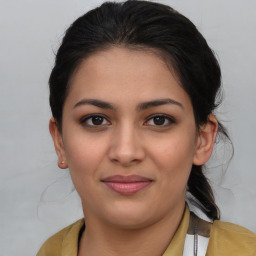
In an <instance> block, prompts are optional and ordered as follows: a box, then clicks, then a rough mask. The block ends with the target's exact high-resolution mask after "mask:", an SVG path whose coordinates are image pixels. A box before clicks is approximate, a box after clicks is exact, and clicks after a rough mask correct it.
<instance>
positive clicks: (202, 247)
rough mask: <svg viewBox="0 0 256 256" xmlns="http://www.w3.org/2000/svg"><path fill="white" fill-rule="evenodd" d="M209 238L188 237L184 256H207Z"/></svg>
mask: <svg viewBox="0 0 256 256" xmlns="http://www.w3.org/2000/svg"><path fill="white" fill-rule="evenodd" d="M208 242H209V237H203V236H199V235H189V234H187V235H186V238H185V244H184V249H183V254H182V255H183V256H205V254H206V251H207V246H208Z"/></svg>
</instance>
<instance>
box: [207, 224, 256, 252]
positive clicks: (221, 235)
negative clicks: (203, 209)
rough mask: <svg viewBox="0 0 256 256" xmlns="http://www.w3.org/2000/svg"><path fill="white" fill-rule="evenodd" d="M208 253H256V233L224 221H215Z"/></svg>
mask: <svg viewBox="0 0 256 256" xmlns="http://www.w3.org/2000/svg"><path fill="white" fill-rule="evenodd" d="M208 251H210V252H211V253H209V254H207V255H209V256H210V255H232V256H236V255H237V256H238V255H244V256H255V255H256V234H254V233H253V232H251V231H250V230H248V229H246V228H244V227H241V226H238V225H235V224H232V223H228V222H223V221H214V222H213V225H212V231H211V236H210V241H209V245H208Z"/></svg>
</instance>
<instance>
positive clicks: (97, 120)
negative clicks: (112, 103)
mask: <svg viewBox="0 0 256 256" xmlns="http://www.w3.org/2000/svg"><path fill="white" fill-rule="evenodd" d="M81 124H83V125H85V126H91V127H99V126H105V125H109V124H110V122H109V121H108V120H107V119H106V118H105V117H104V116H102V115H89V116H85V117H83V118H82V120H81Z"/></svg>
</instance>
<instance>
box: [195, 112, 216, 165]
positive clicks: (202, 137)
mask: <svg viewBox="0 0 256 256" xmlns="http://www.w3.org/2000/svg"><path fill="white" fill-rule="evenodd" d="M217 131H218V121H217V119H216V117H215V116H214V115H213V114H210V115H209V116H208V121H207V123H206V124H204V125H202V126H201V127H200V130H199V135H198V141H197V148H196V152H195V155H194V158H193V164H194V165H203V164H205V163H206V162H207V161H208V160H209V158H210V157H211V154H212V150H213V146H214V142H215V138H216V135H217Z"/></svg>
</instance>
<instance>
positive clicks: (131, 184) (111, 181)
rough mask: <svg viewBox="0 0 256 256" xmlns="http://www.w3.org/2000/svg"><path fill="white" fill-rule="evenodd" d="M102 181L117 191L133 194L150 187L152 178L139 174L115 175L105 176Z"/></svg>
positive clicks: (123, 193)
mask: <svg viewBox="0 0 256 256" xmlns="http://www.w3.org/2000/svg"><path fill="white" fill-rule="evenodd" d="M102 182H103V183H104V184H105V185H106V186H107V187H108V188H109V189H111V190H112V191H114V192H116V193H119V194H122V195H132V194H135V193H138V192H139V191H141V190H143V189H145V188H146V187H148V186H149V185H150V184H151V183H152V180H151V179H149V178H146V177H142V176H139V175H129V176H123V175H114V176H109V177H107V178H104V179H103V180H102Z"/></svg>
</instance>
